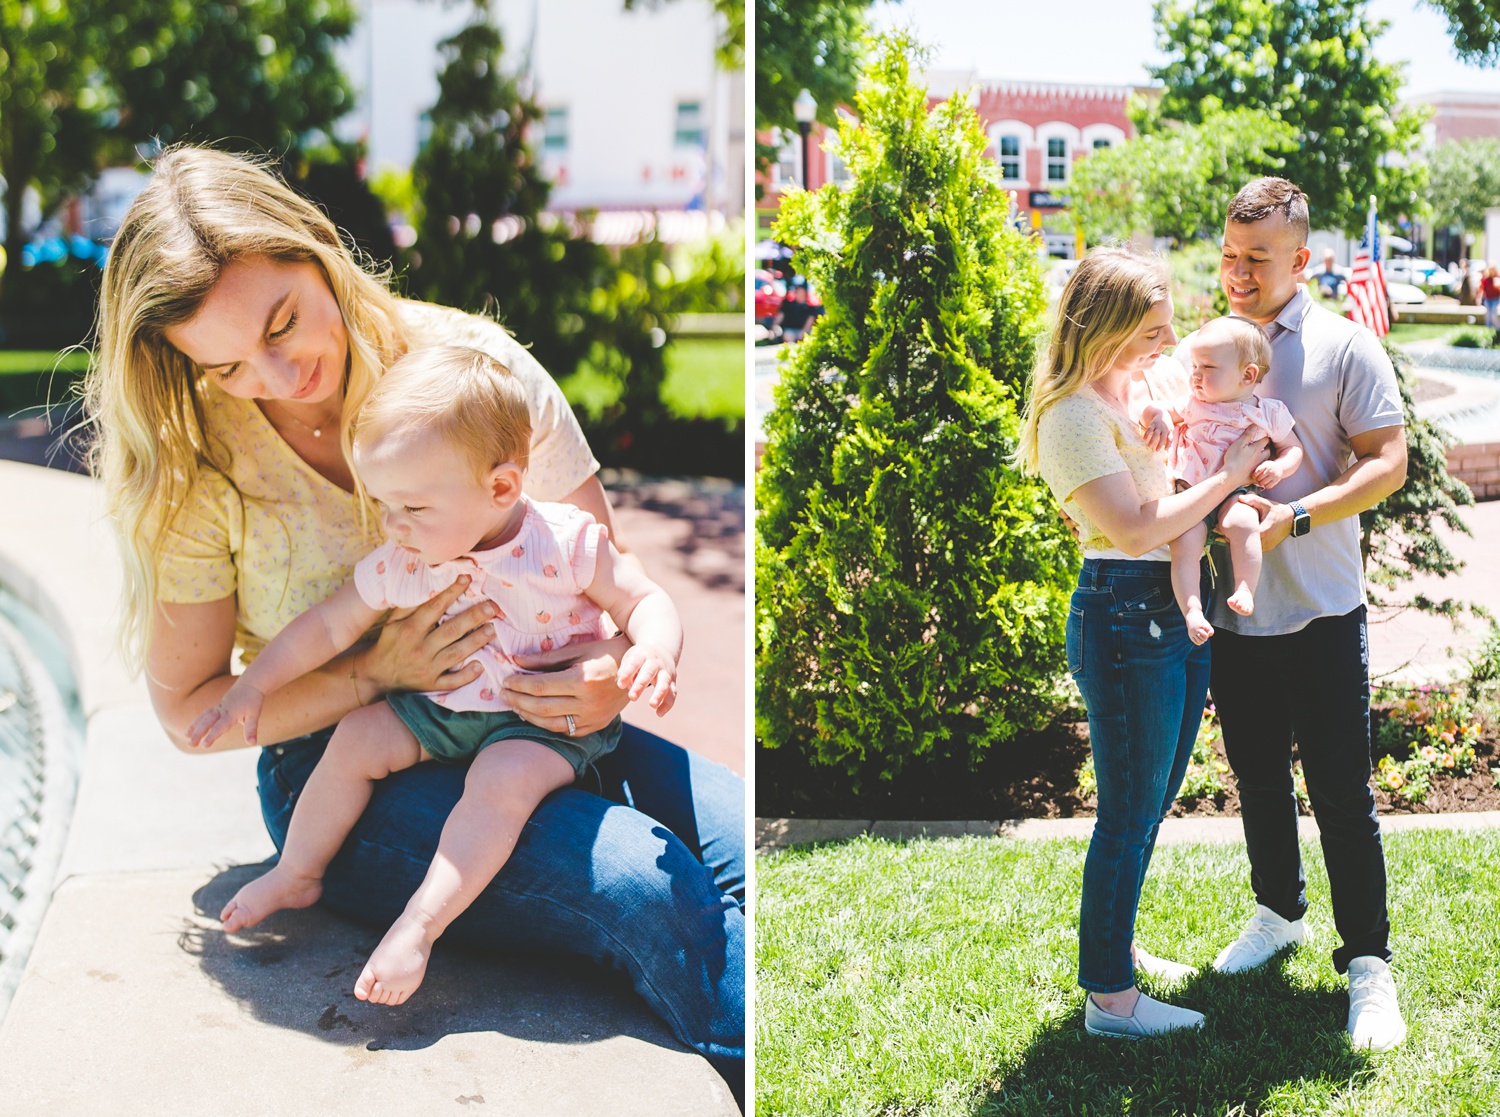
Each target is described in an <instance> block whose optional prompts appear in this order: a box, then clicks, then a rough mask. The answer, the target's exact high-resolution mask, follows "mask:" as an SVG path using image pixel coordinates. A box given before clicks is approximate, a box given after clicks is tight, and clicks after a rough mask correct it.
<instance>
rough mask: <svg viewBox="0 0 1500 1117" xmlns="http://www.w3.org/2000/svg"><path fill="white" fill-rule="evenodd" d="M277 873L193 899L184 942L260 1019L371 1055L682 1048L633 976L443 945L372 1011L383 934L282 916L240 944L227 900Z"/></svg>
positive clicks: (317, 916) (304, 914)
mask: <svg viewBox="0 0 1500 1117" xmlns="http://www.w3.org/2000/svg"><path fill="white" fill-rule="evenodd" d="M267 867H268V865H237V866H234V867H233V868H229V869H225V870H223V871H221V872H220V873H219V874H218V875H217V876H215V877H214V878H213V879H212V880H210V881H209V882H208V883H207V884H205V885H204V886H203V887H202V888H199V889H198V890H197V891H196V892H194V893H193V905H194V908H195V910H196V911H197V914H198V918H197V919H185V920H183V926H182V929H181V931H180V932H179V934H178V946H179V947H180V949H181V950H182V951H183V952H184V953H186V954H189V955H192V956H194V957H196V958H197V960H198V963H199V965H200V966H201V967H202V969H203V972H204V973H205V974H207V975H208V976H209V977H210V978H212V979H213V980H214V981H215V982H216V983H217V984H218V985H219V986H220V987H222V988H223V990H224V992H225V993H227V994H228V995H229V996H230V997H232V998H233V999H234V1000H235V1001H236V1002H237V1003H239V1004H240V1005H241V1006H242V1007H243V1008H244V1009H246V1010H248V1011H250V1012H251V1013H253V1014H254V1015H255V1018H256V1019H257V1020H260V1021H263V1022H264V1023H267V1024H272V1025H274V1026H276V1027H281V1028H288V1029H291V1030H293V1031H298V1032H302V1033H304V1034H306V1035H309V1036H315V1037H318V1038H321V1039H324V1040H327V1041H329V1042H331V1043H336V1044H340V1045H342V1046H346V1047H363V1048H365V1049H366V1050H369V1051H379V1050H401V1051H416V1050H421V1049H424V1048H427V1047H431V1046H432V1045H433V1044H435V1043H437V1042H438V1041H439V1040H441V1039H442V1038H443V1037H444V1036H446V1035H450V1034H454V1033H462V1032H495V1033H499V1034H501V1035H505V1036H510V1037H513V1038H515V1039H518V1040H527V1041H531V1042H539V1043H556V1044H574V1045H576V1044H588V1043H599V1042H602V1041H605V1040H609V1039H611V1038H614V1037H616V1036H627V1037H631V1038H634V1039H639V1040H642V1041H644V1042H647V1043H652V1044H655V1045H657V1046H660V1047H666V1048H670V1049H672V1050H676V1051H681V1050H684V1048H683V1047H682V1046H681V1044H679V1043H678V1042H677V1041H676V1040H675V1039H674V1038H673V1037H672V1035H671V1033H670V1032H668V1031H667V1029H666V1026H665V1025H663V1024H661V1023H659V1022H658V1021H657V1020H656V1018H655V1017H654V1016H652V1015H651V1013H650V1012H649V1011H647V1009H646V1007H645V1005H644V1004H642V1003H641V1001H640V1000H639V998H637V997H636V995H635V993H634V992H633V991H632V990H631V988H630V985H629V982H628V981H627V980H626V979H625V978H624V977H622V976H617V975H614V974H611V973H608V972H606V971H604V970H601V969H598V968H596V967H594V966H592V965H589V964H588V963H580V962H577V961H576V960H573V959H568V958H564V957H561V956H559V957H550V956H546V955H514V954H512V955H508V956H503V957H501V956H497V955H493V954H485V953H480V952H476V951H470V950H465V949H464V948H463V947H459V946H450V945H448V944H445V943H439V944H438V947H437V949H436V950H434V951H433V955H432V962H431V965H430V966H429V968H428V971H427V978H426V980H425V981H424V982H423V983H422V988H421V989H419V990H418V991H417V992H416V993H415V994H413V996H412V998H411V999H410V1000H408V1001H407V1002H406V1003H405V1004H402V1005H397V1006H395V1007H389V1006H385V1005H371V1004H366V1003H365V1002H363V1001H360V1000H357V999H356V998H355V996H354V982H355V979H356V978H358V977H359V973H360V970H361V969H362V968H363V967H364V964H365V961H366V959H367V958H368V957H369V955H370V952H371V951H372V950H374V949H375V944H376V943H377V942H379V941H380V935H381V932H379V931H376V930H374V929H372V928H369V927H363V926H360V925H358V924H354V923H350V922H348V921H347V920H344V919H341V918H340V917H338V916H336V915H334V914H332V913H330V912H328V911H325V910H323V909H322V908H321V907H313V908H308V909H305V910H303V911H283V912H278V913H276V914H275V915H273V916H271V917H270V918H268V919H267V920H265V921H264V922H263V923H261V924H260V925H259V926H257V927H253V928H251V929H249V930H247V931H244V932H241V933H239V934H237V935H233V936H228V935H225V934H224V933H223V931H221V930H220V929H219V926H218V915H219V912H220V911H221V910H222V909H223V906H224V904H225V903H227V902H228V900H229V898H230V897H231V896H233V895H234V893H235V892H236V891H237V890H238V889H239V888H240V886H242V885H243V884H245V883H246V882H247V881H250V880H252V879H254V878H255V877H257V876H259V875H260V874H261V873H263V872H265V870H266V868H267Z"/></svg>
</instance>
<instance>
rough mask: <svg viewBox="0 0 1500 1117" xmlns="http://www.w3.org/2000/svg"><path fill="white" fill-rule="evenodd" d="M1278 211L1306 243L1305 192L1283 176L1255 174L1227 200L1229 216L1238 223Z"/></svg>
mask: <svg viewBox="0 0 1500 1117" xmlns="http://www.w3.org/2000/svg"><path fill="white" fill-rule="evenodd" d="M1277 212H1279V213H1280V214H1281V215H1282V216H1283V217H1285V218H1286V220H1287V224H1288V225H1290V226H1291V227H1292V228H1293V229H1295V230H1297V236H1298V237H1299V238H1300V241H1299V243H1300V244H1306V243H1307V228H1308V223H1307V195H1306V194H1304V193H1302V191H1301V190H1298V189H1297V188H1296V187H1295V186H1293V185H1292V184H1291V183H1290V182H1288V181H1287V180H1286V179H1284V178H1269V177H1267V178H1258V179H1256V180H1255V181H1254V182H1250V183H1247V184H1246V185H1245V186H1243V187H1242V188H1241V189H1240V192H1239V193H1238V194H1236V195H1235V196H1234V201H1232V202H1230V203H1229V220H1231V221H1238V222H1240V223H1241V224H1249V223H1250V222H1252V221H1264V220H1265V219H1266V218H1267V217H1270V216H1271V214H1273V213H1277Z"/></svg>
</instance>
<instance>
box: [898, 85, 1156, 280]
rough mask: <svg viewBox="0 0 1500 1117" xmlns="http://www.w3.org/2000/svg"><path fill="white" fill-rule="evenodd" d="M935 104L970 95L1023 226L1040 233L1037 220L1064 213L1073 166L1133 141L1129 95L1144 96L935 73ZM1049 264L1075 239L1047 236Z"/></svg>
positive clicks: (1118, 89)
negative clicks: (958, 93)
mask: <svg viewBox="0 0 1500 1117" xmlns="http://www.w3.org/2000/svg"><path fill="white" fill-rule="evenodd" d="M927 87H928V90H929V92H930V93H931V96H932V98H933V101H934V102H936V101H939V100H942V99H944V98H946V97H947V96H949V95H950V94H951V93H953V92H954V91H956V90H958V91H961V90H965V89H967V90H969V91H970V92H969V97H970V102H971V103H972V104H973V105H974V108H975V110H976V111H977V112H978V113H979V120H980V123H981V124H982V125H983V127H984V130H985V134H986V135H988V136H989V138H990V146H989V150H988V152H987V154H988V155H989V157H990V158H991V159H993V160H995V162H996V163H998V164H999V165H1000V175H1001V182H1002V184H1003V185H1004V186H1005V187H1006V189H1008V190H1013V191H1015V194H1016V206H1017V209H1018V210H1019V212H1020V216H1021V220H1022V222H1023V223H1024V224H1025V225H1027V226H1028V227H1030V228H1034V229H1040V228H1041V221H1042V217H1043V216H1044V215H1047V214H1052V213H1058V212H1061V211H1062V210H1065V209H1066V208H1067V203H1068V184H1069V183H1070V182H1071V181H1072V177H1073V164H1074V163H1076V162H1077V161H1078V160H1080V159H1084V158H1087V156H1088V155H1089V154H1090V153H1091V152H1093V151H1094V150H1096V149H1098V148H1101V147H1113V146H1114V145H1115V144H1117V143H1122V142H1123V141H1125V140H1128V139H1130V138H1131V137H1132V136H1133V135H1134V134H1135V130H1134V129H1133V128H1132V127H1131V125H1130V118H1129V116H1128V115H1127V113H1126V107H1127V104H1128V102H1129V100H1130V98H1131V96H1132V95H1134V94H1136V93H1138V92H1140V93H1146V94H1149V93H1150V92H1152V91H1151V90H1149V89H1140V88H1138V87H1136V86H1130V85H1079V84H1073V83H1066V82H1035V81H1006V80H1004V79H1000V78H981V77H979V76H977V75H976V74H974V73H971V72H962V71H932V72H929V73H928V74H927ZM1045 236H1046V238H1047V249H1048V251H1049V252H1050V253H1052V255H1054V256H1069V257H1071V256H1073V255H1074V252H1075V238H1074V237H1073V236H1070V235H1069V234H1067V233H1062V232H1054V231H1051V230H1048V231H1046V232H1045Z"/></svg>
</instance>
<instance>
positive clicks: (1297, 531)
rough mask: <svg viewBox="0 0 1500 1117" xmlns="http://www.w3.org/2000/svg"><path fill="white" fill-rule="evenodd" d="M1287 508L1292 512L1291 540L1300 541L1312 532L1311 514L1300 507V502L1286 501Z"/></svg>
mask: <svg viewBox="0 0 1500 1117" xmlns="http://www.w3.org/2000/svg"><path fill="white" fill-rule="evenodd" d="M1287 507H1288V508H1290V509H1291V510H1292V538H1293V539H1300V538H1301V537H1302V536H1304V535H1306V534H1307V533H1308V532H1310V531H1311V530H1312V514H1311V513H1310V512H1308V510H1307V509H1306V508H1303V507H1302V502H1301V501H1297V500H1292V501H1288V502H1287Z"/></svg>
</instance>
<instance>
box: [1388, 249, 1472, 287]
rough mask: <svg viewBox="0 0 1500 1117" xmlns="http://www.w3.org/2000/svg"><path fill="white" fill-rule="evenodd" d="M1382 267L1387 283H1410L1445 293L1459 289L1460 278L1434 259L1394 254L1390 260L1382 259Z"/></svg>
mask: <svg viewBox="0 0 1500 1117" xmlns="http://www.w3.org/2000/svg"><path fill="white" fill-rule="evenodd" d="M1381 267H1382V268H1383V269H1384V271H1385V281H1386V283H1387V285H1389V284H1391V283H1410V284H1411V285H1412V286H1414V287H1421V288H1423V289H1424V290H1427V291H1435V292H1439V293H1441V294H1444V295H1446V294H1450V293H1452V292H1453V291H1456V290H1457V289H1458V280H1456V279H1454V278H1453V276H1452V275H1450V274H1449V273H1448V269H1447V268H1445V267H1443V266H1441V265H1440V264H1438V263H1437V262H1436V261H1434V260H1426V259H1422V258H1421V257H1418V256H1392V257H1391V258H1390V259H1389V260H1383V261H1381Z"/></svg>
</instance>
